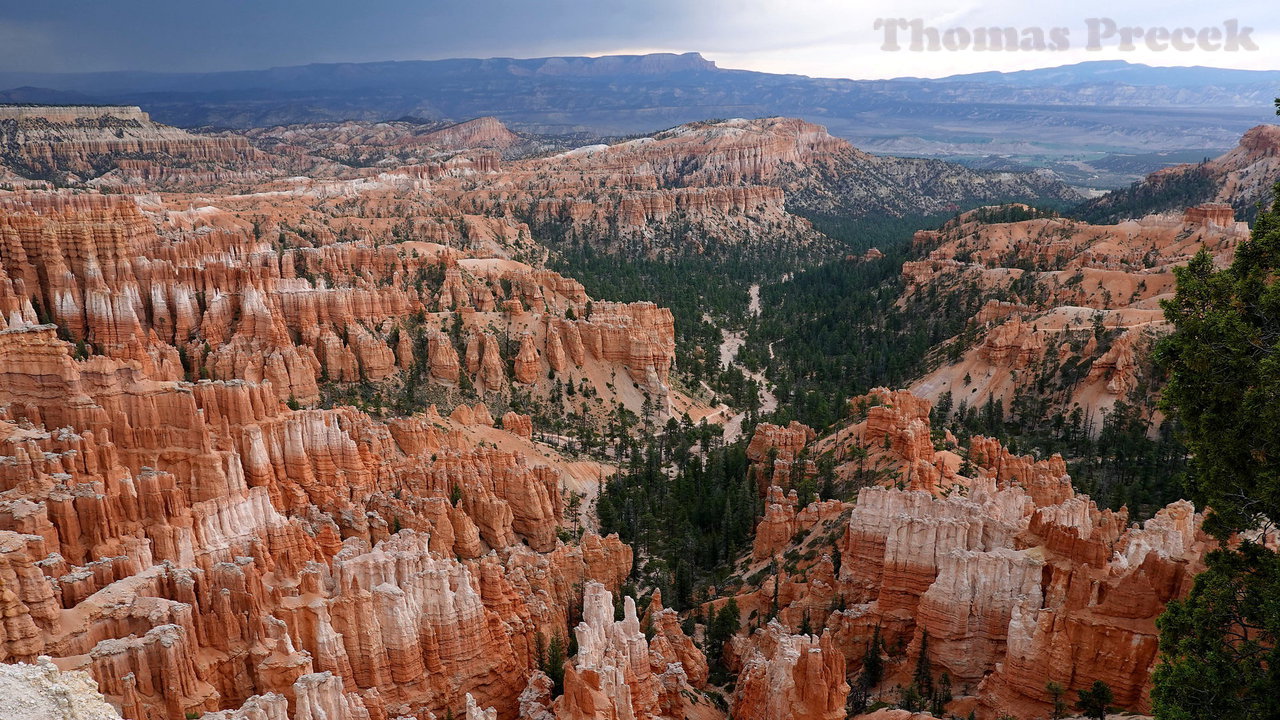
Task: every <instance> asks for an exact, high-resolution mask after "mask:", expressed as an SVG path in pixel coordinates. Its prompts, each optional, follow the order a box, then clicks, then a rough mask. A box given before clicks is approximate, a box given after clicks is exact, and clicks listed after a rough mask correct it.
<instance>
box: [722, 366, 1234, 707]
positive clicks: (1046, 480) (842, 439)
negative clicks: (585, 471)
mask: <svg viewBox="0 0 1280 720" xmlns="http://www.w3.org/2000/svg"><path fill="white" fill-rule="evenodd" d="M855 403H856V404H857V405H858V406H859V407H861V408H864V409H865V410H864V411H865V417H864V419H862V420H860V421H859V422H857V423H855V424H853V425H851V426H849V427H847V428H844V429H842V430H840V431H838V432H837V433H835V434H833V435H831V436H829V437H827V438H824V439H822V440H820V441H818V443H817V444H816V445H815V446H813V448H812V450H813V452H814V453H815V454H820V453H831V454H834V456H835V457H837V458H840V459H842V461H843V464H842V466H841V467H840V471H841V472H842V473H849V474H852V473H854V472H856V468H857V467H858V465H860V464H868V465H873V466H876V467H879V468H883V470H884V472H882V473H881V474H880V475H879V479H878V480H869V481H866V482H870V483H872V484H870V485H868V486H867V487H864V488H863V489H862V490H860V491H859V492H858V497H857V502H856V503H842V502H840V501H837V500H828V501H824V502H813V503H804V502H801V501H799V500H798V498H797V497H796V495H795V493H794V491H793V492H792V493H791V494H790V496H789V497H788V496H784V494H783V490H782V489H780V488H776V487H775V488H773V489H771V490H770V493H769V497H768V499H767V501H766V512H765V515H764V518H763V519H762V520H761V524H760V527H759V528H758V530H757V535H756V547H755V551H754V552H753V554H752V557H751V558H750V559H749V560H747V561H745V564H743V565H741V566H740V567H739V572H738V577H742V578H748V579H747V580H746V581H745V583H743V584H742V585H740V586H739V587H738V589H737V590H736V593H737V598H736V601H737V603H738V605H739V607H740V608H741V610H742V612H743V614H744V617H745V618H747V619H748V620H749V622H750V626H749V627H752V626H753V627H758V628H759V629H757V630H756V631H755V632H754V633H751V634H748V635H743V636H739V637H737V638H735V639H734V641H733V644H734V656H736V657H738V658H741V659H742V660H741V662H743V663H744V670H743V671H742V672H743V674H742V675H741V676H740V678H739V690H738V691H737V692H736V693H735V703H736V705H735V711H734V712H735V716H739V715H741V716H742V717H784V716H786V715H781V714H778V711H777V710H771V709H770V708H771V707H774V705H773V704H774V703H777V702H780V700H779V698H782V697H787V698H798V699H793V700H788V701H787V702H786V703H784V704H788V705H789V706H790V707H805V708H807V710H806V712H805V713H803V714H797V715H795V716H796V717H842V716H843V712H844V706H845V694H846V693H848V692H849V685H845V684H843V680H844V679H845V678H848V680H849V682H850V684H852V685H853V686H854V687H855V688H858V689H859V690H860V692H862V693H863V694H862V695H860V696H859V699H858V700H857V701H856V702H857V703H861V702H866V701H869V700H872V699H884V700H888V701H889V702H898V701H899V699H900V697H901V696H900V693H899V691H900V690H901V688H902V687H906V686H908V685H910V684H912V682H913V680H912V678H913V672H914V671H913V669H914V668H916V667H917V664H918V662H920V660H919V658H920V654H921V652H922V649H926V648H927V649H926V650H925V652H926V653H927V654H926V656H925V660H924V664H925V666H926V667H928V668H929V669H930V671H931V673H932V675H933V678H934V681H935V682H937V683H942V682H943V681H942V679H941V678H942V677H943V676H944V674H945V676H946V678H947V680H946V684H949V685H950V692H951V695H952V697H951V698H949V699H948V700H947V702H946V703H944V704H945V705H946V708H947V711H948V712H950V713H953V714H957V715H964V714H966V713H968V712H970V711H975V712H976V714H977V716H978V717H980V718H994V717H997V716H1001V715H1005V714H1012V715H1014V716H1018V717H1033V716H1036V715H1044V714H1045V713H1047V711H1048V709H1049V708H1048V694H1047V692H1046V691H1045V685H1046V683H1047V682H1049V681H1056V682H1060V683H1062V684H1063V686H1064V687H1068V688H1071V689H1076V688H1083V687H1087V686H1089V685H1090V684H1091V683H1092V682H1093V681H1094V680H1103V681H1105V682H1106V683H1108V684H1109V685H1110V687H1111V688H1112V689H1113V690H1114V691H1115V694H1116V705H1117V706H1119V707H1122V708H1126V709H1128V710H1132V711H1143V710H1146V709H1147V708H1148V707H1149V692H1150V671H1151V668H1152V665H1153V662H1154V659H1155V655H1156V628H1155V622H1154V621H1155V618H1156V616H1157V615H1159V613H1160V612H1161V610H1162V609H1163V607H1164V604H1165V603H1166V602H1168V601H1169V600H1170V599H1172V598H1175V597H1178V596H1179V595H1181V594H1183V593H1185V592H1186V591H1188V590H1189V589H1190V582H1191V578H1192V576H1193V575H1194V574H1195V573H1196V572H1197V571H1198V570H1199V569H1200V568H1201V566H1202V562H1201V561H1202V557H1203V555H1204V553H1205V551H1206V549H1207V548H1208V547H1210V541H1209V540H1208V539H1207V538H1206V536H1204V535H1203V534H1202V533H1201V532H1200V530H1199V526H1200V519H1201V518H1200V516H1199V515H1197V514H1196V513H1195V512H1194V510H1193V508H1192V507H1191V505H1190V504H1189V503H1186V502H1183V501H1180V502H1177V503H1174V504H1172V505H1170V506H1169V507H1167V508H1165V509H1164V510H1163V511H1161V512H1160V513H1159V514H1157V515H1156V516H1155V517H1154V518H1152V519H1151V520H1148V521H1147V522H1146V523H1144V524H1142V525H1136V524H1134V525H1131V524H1129V522H1128V520H1127V517H1126V515H1125V513H1123V512H1120V513H1114V512H1111V511H1102V510H1099V509H1098V508H1097V507H1096V506H1095V505H1094V504H1093V503H1092V502H1091V501H1090V500H1089V498H1088V497H1086V496H1081V495H1077V494H1075V493H1074V492H1073V490H1072V489H1071V484H1070V478H1069V477H1067V475H1066V468H1065V465H1064V464H1063V462H1062V460H1061V458H1059V457H1056V456H1055V457H1053V458H1050V459H1049V460H1040V461H1037V460H1035V459H1033V458H1030V457H1019V456H1015V455H1013V454H1011V453H1009V452H1008V451H1007V450H1006V449H1005V448H1003V447H1001V446H1000V445H999V444H998V443H997V442H995V441H994V440H990V439H988V438H982V437H975V438H974V439H973V440H972V442H971V444H970V446H969V447H968V448H958V447H954V446H950V447H949V449H945V450H934V447H933V443H932V441H931V440H930V439H929V437H930V428H929V410H930V405H929V403H928V402H927V401H925V400H923V399H921V398H918V397H916V396H913V395H911V394H910V393H908V392H906V391H895V392H890V391H888V390H877V391H875V392H873V393H872V394H871V395H869V396H867V397H865V398H857V399H855ZM766 432H768V431H766ZM881 438H883V439H884V440H883V442H881ZM858 446H861V447H864V448H868V449H869V450H870V454H871V458H870V459H867V458H865V457H863V458H861V459H852V458H851V457H850V454H849V452H848V450H849V448H851V447H858ZM756 578H759V579H756ZM801 627H814V628H825V630H823V631H822V635H821V637H820V638H818V637H812V636H808V637H806V636H804V635H798V636H795V635H790V633H791V632H793V631H795V630H796V629H797V628H801ZM877 630H878V632H879V634H880V637H881V639H882V641H883V644H884V650H883V655H884V657H883V660H884V663H885V671H884V674H883V677H882V679H881V680H880V681H879V682H876V683H873V684H870V685H867V684H865V683H864V684H859V682H858V677H859V673H860V672H861V670H862V668H863V662H864V659H865V657H866V653H867V648H868V646H869V644H870V643H871V638H872V637H873V635H874V634H875V632H876V631H877ZM756 678H760V679H759V680H758V681H757V680H756ZM757 683H759V684H760V685H761V686H762V687H760V688H759V689H757ZM898 686H901V687H898ZM766 688H767V689H766ZM792 688H794V689H792ZM895 688H896V689H895ZM829 694H830V695H829ZM831 695H834V697H832V696H831ZM861 706H862V705H855V707H861Z"/></svg>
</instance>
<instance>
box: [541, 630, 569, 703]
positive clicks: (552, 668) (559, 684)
mask: <svg viewBox="0 0 1280 720" xmlns="http://www.w3.org/2000/svg"><path fill="white" fill-rule="evenodd" d="M564 661H565V656H564V640H563V639H561V637H560V633H556V634H555V635H552V636H551V645H550V646H549V647H548V648H547V671H546V672H547V677H549V678H551V686H552V690H551V694H552V695H553V696H556V695H562V694H564Z"/></svg>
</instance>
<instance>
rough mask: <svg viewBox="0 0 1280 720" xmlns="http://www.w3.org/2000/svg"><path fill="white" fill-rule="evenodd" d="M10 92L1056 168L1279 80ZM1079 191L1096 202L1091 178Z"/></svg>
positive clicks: (570, 62)
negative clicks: (808, 128) (770, 131)
mask: <svg viewBox="0 0 1280 720" xmlns="http://www.w3.org/2000/svg"><path fill="white" fill-rule="evenodd" d="M6 87H9V88H15V89H14V90H10V91H4V90H0V97H4V96H5V95H10V96H12V97H13V100H14V101H18V102H22V101H31V100H29V99H35V100H36V101H39V98H42V97H49V98H54V99H55V101H68V102H69V101H72V100H71V99H70V97H74V101H75V102H82V103H83V102H106V103H122V104H130V105H140V106H142V107H143V108H144V109H145V110H147V111H148V112H149V113H151V115H152V117H154V118H155V119H156V120H157V121H160V122H164V123H167V124H170V125H176V126H179V127H187V128H193V127H222V128H251V127H272V126H277V125H287V124H294V123H316V122H343V121H348V120H359V121H385V120H389V119H392V118H404V117H406V116H410V117H416V118H423V119H426V120H430V121H436V122H445V121H452V122H457V121H461V120H466V119H468V118H475V117H489V116H491V117H496V118H498V119H499V120H501V121H502V122H503V123H505V124H506V125H508V126H510V127H511V128H513V129H514V130H517V131H526V132H535V133H541V134H587V135H597V136H618V135H633V134H646V133H652V132H655V131H658V130H661V129H663V128H668V127H673V126H676V125H680V124H683V123H688V122H696V121H700V120H705V119H708V118H727V117H744V118H755V117H772V116H787V117H798V118H803V119H805V120H808V121H810V122H817V123H821V124H823V125H825V126H826V127H828V128H830V130H831V132H832V133H833V134H835V135H837V136H839V137H843V138H845V139H847V140H850V141H851V142H853V143H854V144H855V145H857V146H858V147H861V148H864V149H867V150H869V151H872V152H878V153H886V154H898V155H916V156H922V157H938V158H944V159H966V158H968V159H971V160H973V161H974V162H981V163H984V164H985V166H991V165H992V164H993V163H992V162H991V161H990V158H993V157H994V158H999V159H1001V162H1000V163H994V164H996V165H1014V166H1022V167H1041V166H1048V167H1057V166H1058V165H1061V164H1062V163H1067V162H1075V161H1077V160H1079V155H1080V153H1082V152H1084V153H1094V154H1096V155H1098V156H1101V155H1102V154H1106V153H1121V154H1146V153H1153V152H1156V153H1158V152H1166V151H1175V150H1187V149H1191V148H1195V149H1201V148H1207V149H1212V150H1225V149H1227V148H1229V147H1231V146H1233V145H1234V144H1235V141H1236V139H1237V138H1239V136H1240V135H1241V134H1242V133H1243V132H1244V131H1245V130H1247V129H1248V128H1250V127H1253V126H1255V125H1257V124H1259V123H1262V122H1266V121H1267V120H1268V118H1269V117H1270V115H1271V107H1272V98H1274V97H1275V95H1276V93H1277V90H1280V73H1267V72H1252V71H1243V70H1221V69H1216V68H1153V67H1147V66H1141V65H1132V64H1129V63H1124V62H1095V63H1081V64H1078V65H1071V66H1064V67H1061V68H1048V69H1041V70H1030V71H1024V72H1021V73H1004V74H1000V73H995V74H992V73H980V74H977V75H960V76H953V77H950V78H943V79H939V80H924V79H914V78H900V79H894V80H845V79H832V78H811V77H806V76H802V75H778V74H770V73H762V72H754V71H747V70H731V69H724V68H720V67H717V66H716V64H715V63H714V62H712V61H710V60H707V59H706V58H704V57H702V56H701V55H699V54H698V53H685V54H678V55H677V54H671V53H659V54H651V55H626V56H602V57H594V58H589V57H553V58H533V59H512V58H490V59H455V60H427V61H398V62H376V63H331V64H316V65H305V66H298V67H278V68H270V69H266V70H253V71H237V72H217V73H182V74H165V73H138V72H110V73H88V74H70V75H67V74H33V73H3V72H0V88H6ZM68 94H74V95H71V96H70V97H69V95H68ZM64 97H67V98H68V99H67V100H62V99H61V98H64ZM1068 156H1071V157H1068ZM1156 167H1158V166H1152V167H1147V168H1140V169H1139V170H1138V171H1137V172H1135V173H1134V174H1133V175H1130V176H1126V177H1125V178H1122V180H1123V182H1128V181H1130V180H1133V179H1137V178H1138V177H1140V176H1141V175H1142V174H1143V173H1144V172H1145V171H1149V170H1154V169H1156ZM1060 169H1067V170H1069V168H1068V167H1067V166H1065V165H1064V166H1063V167H1062V168H1060ZM1077 182H1078V183H1079V184H1089V183H1090V176H1089V175H1088V174H1087V173H1086V174H1084V175H1083V176H1082V177H1081V178H1079V179H1078V180H1077ZM1106 182H1109V183H1110V186H1114V185H1116V184H1119V183H1118V182H1115V181H1114V180H1107V181H1106Z"/></svg>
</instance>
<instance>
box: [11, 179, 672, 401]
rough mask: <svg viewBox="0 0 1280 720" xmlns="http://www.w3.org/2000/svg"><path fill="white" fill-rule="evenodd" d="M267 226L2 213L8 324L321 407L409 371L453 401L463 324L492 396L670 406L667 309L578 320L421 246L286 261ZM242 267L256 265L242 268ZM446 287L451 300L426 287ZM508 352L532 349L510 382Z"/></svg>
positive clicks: (72, 199) (92, 202)
mask: <svg viewBox="0 0 1280 720" xmlns="http://www.w3.org/2000/svg"><path fill="white" fill-rule="evenodd" d="M255 222H257V223H258V225H257V226H253V227H251V226H250V224H249V223H246V222H245V221H243V220H241V219H238V218H236V217H234V216H232V215H230V214H229V213H225V212H221V211H217V210H214V209H212V208H210V212H205V213H202V214H201V215H200V216H199V217H196V218H192V217H188V213H186V212H185V211H183V212H178V211H168V210H163V209H161V210H155V211H152V210H150V209H147V210H144V208H143V207H142V206H140V204H139V202H138V201H136V200H134V199H133V198H129V197H126V196H99V195H68V194H43V193H28V194H18V195H11V196H9V197H6V198H0V248H3V250H4V252H3V254H2V256H0V316H2V317H3V322H4V324H5V325H6V326H7V325H8V324H10V323H12V322H17V323H19V324H38V323H42V322H51V323H57V324H58V326H59V327H60V328H61V331H62V332H63V337H65V338H66V339H68V340H70V341H71V342H73V343H77V352H78V353H79V354H99V355H105V356H108V357H112V358H118V359H128V360H136V361H137V362H138V363H140V368H141V370H142V371H143V372H145V373H147V374H148V375H149V376H151V377H154V378H156V379H159V380H179V379H188V380H196V379H198V378H201V377H207V378H211V379H228V380H229V379H243V380H248V381H251V382H262V381H270V385H271V387H272V388H274V390H275V392H276V394H277V396H278V397H279V398H280V399H281V400H286V401H288V400H290V399H292V400H293V401H296V402H298V403H301V404H311V403H315V402H317V401H318V400H319V399H320V392H321V389H322V386H323V385H324V384H325V383H326V382H338V383H355V382H375V383H378V382H384V381H388V380H391V379H393V378H396V377H402V376H404V374H405V373H407V372H413V373H415V374H417V373H420V374H422V375H424V376H425V377H426V379H427V380H429V381H433V382H438V383H441V384H445V385H449V386H456V385H457V384H458V383H459V382H460V381H459V376H460V374H461V373H462V372H463V371H464V370H463V367H462V363H461V362H460V359H459V350H460V349H463V348H461V347H460V346H459V345H458V344H457V343H456V342H455V341H451V337H450V335H449V334H448V332H446V331H448V330H449V329H450V328H451V326H453V325H460V326H461V328H462V332H463V336H464V337H468V338H470V340H469V341H468V344H469V347H467V348H466V349H467V350H469V351H470V353H469V354H468V357H467V363H466V368H465V372H467V373H468V381H469V382H471V383H472V384H474V385H476V386H477V387H479V388H480V389H481V390H487V391H502V390H503V389H504V388H505V387H506V384H507V383H508V382H511V381H515V382H518V383H523V384H532V385H537V386H538V392H539V393H541V394H548V393H549V391H550V386H551V384H552V382H553V378H555V377H559V378H560V379H561V380H562V381H564V382H570V381H572V382H578V381H583V380H585V381H586V382H588V383H590V384H592V385H593V386H594V388H595V389H596V390H597V392H599V393H600V394H602V395H603V396H605V397H610V398H612V397H614V395H615V392H614V391H613V390H610V389H609V388H607V387H606V385H607V384H609V383H608V379H607V378H608V376H611V375H612V374H613V373H615V372H617V371H618V370H625V374H626V377H627V378H629V379H630V381H631V385H633V386H635V387H636V388H637V389H638V390H639V389H642V390H643V391H645V392H649V393H650V394H652V395H656V396H657V399H658V400H659V408H660V409H661V408H665V407H666V405H665V403H664V402H663V401H664V400H666V399H667V398H668V396H669V389H668V387H667V377H668V374H669V372H670V369H671V365H672V363H673V361H674V353H675V346H674V332H675V331H674V324H673V321H672V317H671V314H670V312H669V311H667V310H665V309H663V308H658V307H656V306H654V305H652V304H649V303H638V304H619V303H607V302H600V303H595V304H594V311H593V312H592V313H591V315H592V317H590V318H584V319H579V320H574V321H570V320H567V319H565V318H564V315H565V314H567V313H568V312H569V311H571V310H573V309H574V308H577V310H578V312H579V313H580V314H585V312H584V308H585V305H586V304H587V303H588V302H589V298H587V297H586V294H585V292H583V291H582V287H581V285H579V284H578V283H576V282H574V281H572V280H569V279H567V278H563V277H561V276H559V275H557V274H556V273H552V272H548V271H542V270H533V269H532V268H530V267H528V266H526V265H522V264H520V263H515V262H512V261H507V260H499V259H494V258H474V259H473V258H463V259H461V260H458V259H457V255H456V254H454V253H450V252H437V253H434V254H427V253H426V252H419V248H418V247H416V246H415V247H409V248H405V247H403V246H399V247H397V246H383V247H381V248H372V247H367V246H362V245H360V244H357V243H336V244H330V245H327V246H324V247H321V248H307V249H305V250H303V249H297V250H290V251H280V252H278V253H275V252H273V249H274V248H273V246H272V244H271V243H267V242H265V241H261V240H258V239H257V238H256V236H257V235H260V234H261V230H260V225H261V222H260V221H255ZM255 227H257V228H258V229H255ZM422 250H423V251H426V250H427V248H425V247H423V248H422ZM440 250H446V249H444V248H440ZM242 253H249V254H250V255H252V256H253V257H254V258H255V260H254V261H253V262H251V263H249V264H248V265H247V266H245V267H237V266H236V265H235V261H234V258H236V257H238V256H239V255H240V254H242ZM442 270H443V276H444V282H443V283H442V284H441V285H440V286H438V288H433V287H431V286H430V285H429V284H427V283H426V282H424V279H425V278H429V277H431V276H432V274H433V273H436V274H437V275H436V277H439V275H438V273H440V272H441V271H442ZM507 294H510V295H511V296H512V297H511V298H510V299H511V300H514V301H518V302H514V303H511V304H510V307H509V308H508V309H506V310H504V311H501V312H499V311H498V310H497V308H496V303H495V299H494V298H495V296H496V297H498V298H501V297H503V296H504V295H507ZM437 307H443V308H445V309H443V310H439V311H436V312H430V310H431V309H433V308H437ZM525 308H531V309H532V310H531V311H530V310H526V309H525ZM459 316H461V317H459ZM459 321H461V322H459ZM500 334H501V335H502V336H503V337H506V338H509V340H500V339H499V335H500ZM507 342H511V343H519V345H518V347H519V350H518V351H516V350H514V349H512V351H511V352H512V353H513V354H515V355H516V357H515V359H514V368H515V373H514V375H515V377H512V378H508V377H507V376H508V374H509V373H508V370H507V368H506V362H505V361H504V359H503V353H504V352H505V349H504V347H505V345H504V343H507ZM419 355H424V356H426V357H425V362H424V363H422V366H421V367H422V370H421V371H419V370H418V367H417V366H416V364H415V357H417V356H419ZM638 390H637V392H634V393H630V392H627V389H626V388H621V389H618V390H617V394H618V399H619V400H621V401H622V402H623V403H624V404H626V405H628V406H629V407H630V406H634V407H633V410H639V409H640V406H641V404H642V398H641V397H640V395H641V393H640V392H639V391H638Z"/></svg>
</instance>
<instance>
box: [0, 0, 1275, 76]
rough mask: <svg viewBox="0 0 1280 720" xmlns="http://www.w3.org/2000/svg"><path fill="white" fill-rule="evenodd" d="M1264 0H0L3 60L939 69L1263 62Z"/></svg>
mask: <svg viewBox="0 0 1280 720" xmlns="http://www.w3.org/2000/svg"><path fill="white" fill-rule="evenodd" d="M1273 4H1274V2H1273V0H1232V2H1230V3H1226V4H1221V3H1220V4H1211V3H1196V4H1185V3H1184V4H1182V5H1174V4H1170V3H1169V2H1168V1H1167V0H1129V2H1125V3H1116V2H1115V0H1075V2H1072V3H1048V4H1046V3H1040V4H1033V3H1027V2H1025V0H469V1H466V0H459V1H455V2H444V1H442V0H223V1H219V0H203V1H199V2H197V1H196V0H114V1H113V0H0V74H3V73H5V72H10V73H16V72H68V71H91V70H122V69H129V70H153V71H165V70H170V71H201V70H236V69H259V68H266V67H271V66H280V65H300V64H306V63H313V62H369V61H378V60H411V59H436V58H448V57H501V56H505V57H539V56H546V55H604V54H613V53H623V52H655V51H665V52H685V51H691V50H692V51H699V52H702V53H704V54H705V55H706V56H707V57H708V58H710V59H713V60H716V61H717V62H719V63H720V65H721V67H732V68H746V69H753V70H764V71H767V72H795V73H802V74H807V75H815V76H827V77H855V78H874V77H895V76H900V75H924V76H934V77H936V76H939V75H945V74H950V73H956V72H974V71H978V70H991V69H998V70H1015V69H1022V68H1028V67H1044V66H1050V65H1061V64H1064V63H1069V62H1079V61H1082V60H1102V59H1124V60H1129V61H1132V62H1146V63H1150V64H1153V65H1196V64H1199V65H1212V66H1217V67H1243V68H1255V69H1272V68H1274V66H1275V58H1276V51H1275V48H1277V47H1280V15H1277V14H1276V13H1275V12H1274V8H1273ZM883 17H904V18H921V19H923V20H924V21H925V22H927V23H929V24H930V25H931V26H937V27H941V28H946V27H950V26H961V27H979V26H993V25H998V26H1015V27H1020V28H1022V27H1056V26H1064V27H1071V28H1074V29H1073V30H1072V32H1073V33H1075V34H1074V35H1073V36H1072V38H1073V45H1072V46H1071V52H1039V53H1036V52H1016V53H982V52H956V53H936V52H926V53H911V52H885V51H883V50H882V49H881V43H882V39H883V38H882V37H881V33H879V32H878V31H876V30H875V29H874V28H875V26H874V23H875V20H876V18H883ZM1090 17H1114V18H1115V20H1116V21H1117V22H1118V23H1120V24H1122V25H1135V26H1152V25H1157V26H1162V27H1183V26H1190V27H1195V28H1199V27H1205V26H1214V25H1218V24H1220V23H1221V22H1223V21H1224V20H1226V19H1228V18H1238V19H1239V20H1240V22H1241V23H1242V24H1244V25H1250V26H1256V28H1257V32H1256V33H1255V39H1256V40H1257V41H1258V43H1259V45H1260V46H1261V48H1262V51H1261V52H1252V53H1247V52H1237V53H1228V52H1179V53H1174V52H1143V51H1141V49H1140V51H1139V52H1126V53H1118V52H1116V51H1114V49H1110V50H1108V51H1107V52H1104V53H1095V52H1089V51H1087V50H1086V49H1085V48H1084V43H1083V40H1082V39H1081V38H1083V33H1084V29H1083V23H1084V20H1085V18H1090Z"/></svg>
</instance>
